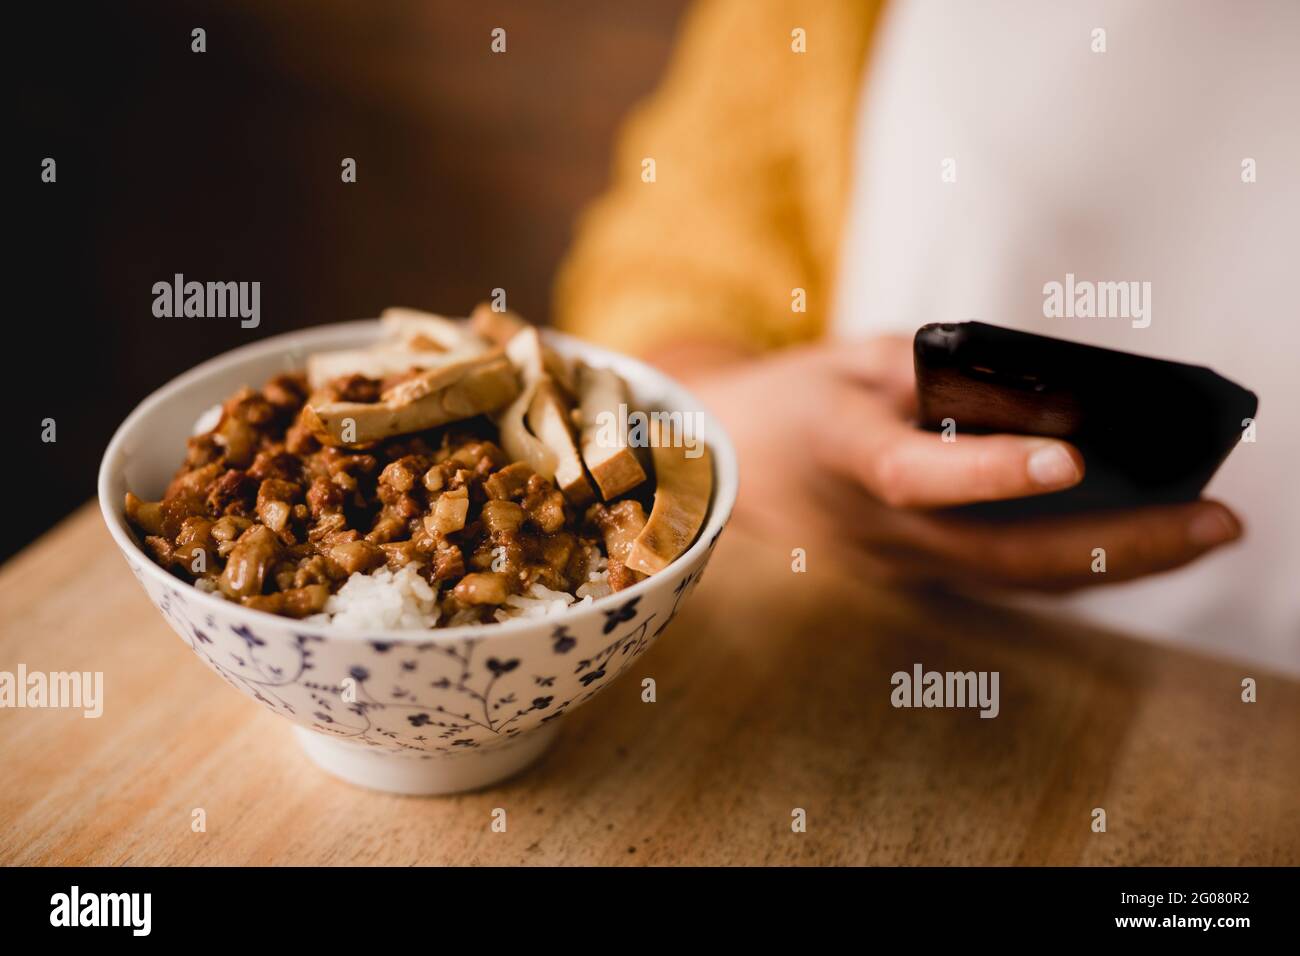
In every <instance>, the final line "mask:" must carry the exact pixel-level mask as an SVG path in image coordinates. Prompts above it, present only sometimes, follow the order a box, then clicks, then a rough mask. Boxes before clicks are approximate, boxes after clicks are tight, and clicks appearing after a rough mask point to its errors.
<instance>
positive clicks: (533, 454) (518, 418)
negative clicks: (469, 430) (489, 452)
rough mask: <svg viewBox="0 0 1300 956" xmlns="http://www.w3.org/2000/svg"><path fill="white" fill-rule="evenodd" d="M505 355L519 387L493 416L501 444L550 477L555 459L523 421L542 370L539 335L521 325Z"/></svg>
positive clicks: (517, 459) (508, 453)
mask: <svg viewBox="0 0 1300 956" xmlns="http://www.w3.org/2000/svg"><path fill="white" fill-rule="evenodd" d="M506 355H507V356H509V358H510V361H512V362H513V363H514V365H515V368H516V369H518V370H519V378H520V379H521V384H522V388H521V389H520V391H519V394H518V396H516V397H515V400H514V401H513V402H511V403H510V407H509V408H507V409H506V410H505V411H503V412H502V413H501V415H500V416H499V417H498V419H497V428H498V430H499V431H500V434H501V447H502V449H504V450H505V453H506V454H507V455H508V456H509V457H510V460H511V461H521V462H523V463H524V464H526V465H528V466H529V467H530V468H532V469H533V471H535V472H537V473H538V474H539V475H541V476H542V477H543V478H545V479H546V480H547V481H553V480H554V479H555V468H556V465H557V464H558V459H557V457H556V455H555V453H554V452H553V451H551V449H550V448H548V447H547V446H546V443H545V442H543V441H542V440H541V439H540V438H538V437H537V436H536V435H534V434H533V433H532V432H530V431H529V430H528V423H527V421H526V419H527V417H528V411H529V409H530V408H532V405H533V398H534V397H535V396H536V394H537V386H538V384H539V383H540V382H541V380H542V376H543V375H544V374H545V373H544V371H543V370H542V339H541V336H539V335H538V334H537V330H536V329H534V328H532V327H531V326H530V327H528V328H525V329H521V330H520V331H519V333H518V334H517V335H516V336H515V337H514V338H513V339H511V340H510V342H509V343H508V344H507V345H506Z"/></svg>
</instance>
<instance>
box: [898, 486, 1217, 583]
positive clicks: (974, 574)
mask: <svg viewBox="0 0 1300 956" xmlns="http://www.w3.org/2000/svg"><path fill="white" fill-rule="evenodd" d="M907 517H908V518H909V519H911V520H910V523H911V527H910V528H909V529H908V530H907V532H906V538H907V540H908V541H909V543H910V545H911V547H912V548H913V549H916V550H920V551H922V552H926V553H928V554H929V555H930V557H931V559H932V560H934V561H936V562H938V563H940V564H943V565H945V566H947V567H948V568H950V569H953V570H956V571H958V572H960V573H961V575H962V576H963V577H966V578H968V579H970V580H975V581H979V582H981V583H986V584H995V585H999V586H1004V587H1015V588H1031V589H1037V590H1047V591H1059V590H1069V589H1071V588H1077V587H1085V586H1088V585H1093V584H1104V583H1110V582H1116V581H1128V580H1131V579H1133V578H1137V577H1141V576H1143V575H1147V574H1153V573H1156V572H1159V571H1168V570H1172V569H1173V568H1177V567H1181V566H1182V565H1184V564H1187V563H1189V562H1191V561H1194V560H1196V559H1197V558H1199V557H1200V556H1201V555H1203V554H1205V553H1207V552H1209V551H1212V550H1214V549H1215V548H1217V547H1220V546H1222V545H1224V544H1227V543H1229V542H1231V541H1235V540H1236V539H1237V538H1239V537H1241V534H1242V527H1241V522H1240V521H1239V520H1238V519H1237V517H1236V516H1235V515H1234V514H1233V513H1232V512H1231V511H1229V510H1228V509H1227V508H1226V507H1224V506H1223V505H1222V504H1219V503H1218V502H1214V501H1198V502H1193V503H1190V504H1181V505H1161V506H1156V507H1150V508H1137V509H1129V510H1124V511H1117V512H1114V513H1110V514H1103V515H1088V516H1078V517H1069V518H1051V519H1041V520H1036V521H1029V522H1024V523H1020V524H1006V525H1003V524H997V525H985V524H982V523H980V522H974V521H969V520H960V519H954V518H937V517H932V516H926V515H911V516H907Z"/></svg>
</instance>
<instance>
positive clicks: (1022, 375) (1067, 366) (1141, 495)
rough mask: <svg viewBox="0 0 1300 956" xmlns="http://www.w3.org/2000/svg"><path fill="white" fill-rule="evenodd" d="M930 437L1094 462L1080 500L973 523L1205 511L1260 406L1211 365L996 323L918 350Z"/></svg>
mask: <svg viewBox="0 0 1300 956" xmlns="http://www.w3.org/2000/svg"><path fill="white" fill-rule="evenodd" d="M913 355H914V359H915V363H916V390H917V399H918V402H919V406H920V424H921V425H922V427H924V428H927V429H931V430H934V431H939V432H941V433H948V434H952V435H954V436H955V438H956V440H957V441H960V440H961V436H962V434H988V433H992V432H1010V433H1013V434H1020V435H1042V436H1046V437H1050V438H1061V439H1064V440H1065V441H1068V442H1070V443H1071V444H1073V445H1075V446H1076V447H1077V448H1078V449H1079V451H1080V452H1082V453H1083V459H1084V465H1085V473H1084V478H1083V481H1081V482H1080V483H1079V484H1078V485H1076V486H1075V487H1073V488H1067V489H1065V490H1064V491H1057V492H1052V493H1049V494H1045V495H1034V496H1031V497H1027V498H1017V499H1013V500H1009V501H1001V502H990V503H987V504H979V505H971V506H967V507H965V508H963V509H960V510H962V511H963V512H967V513H971V514H975V515H978V516H981V517H989V518H1000V517H1007V518H1020V517H1027V516H1034V515H1047V514H1065V513H1071V512H1078V511H1088V510H1098V509H1109V508H1131V507H1135V506H1139V505H1150V504H1162V503H1171V502H1182V501H1193V500H1195V499H1196V498H1198V497H1199V496H1200V494H1201V491H1202V489H1204V488H1205V486H1206V484H1207V483H1208V482H1209V480H1210V478H1211V477H1213V475H1214V473H1215V471H1217V470H1218V468H1219V466H1220V465H1221V464H1223V461H1224V459H1225V458H1227V457H1228V454H1229V453H1230V452H1231V451H1232V449H1233V448H1234V447H1235V446H1236V444H1237V442H1238V441H1239V440H1240V439H1241V437H1242V435H1243V433H1244V432H1245V431H1246V429H1247V428H1248V427H1249V426H1250V424H1251V423H1252V422H1253V421H1254V418H1255V412H1256V410H1257V408H1258V407H1259V400H1258V398H1257V397H1256V396H1255V394H1254V393H1253V392H1251V391H1248V390H1247V389H1244V388H1242V387H1241V386H1240V385H1238V384H1236V383H1235V382H1232V381H1229V380H1228V379H1226V378H1224V377H1223V376H1221V375H1218V374H1216V373H1215V372H1213V371H1211V370H1210V369H1208V368H1205V367H1204V366H1200V365H1185V364H1183V363H1182V362H1170V361H1165V360H1163V359H1156V358H1147V357H1146V356H1142V355H1134V354H1132V353H1130V352H1120V351H1116V350H1113V349H1104V348H1098V347H1096V346H1092V345H1081V344H1079V343H1077V342H1068V341H1066V340H1064V339H1056V338H1050V337H1048V336H1046V335H1035V334H1033V333H1030V332H1018V331H1016V330H1014V329H1006V328H1002V327H1001V326H997V325H988V324H986V323H984V322H958V323H942V324H932V325H925V326H922V327H921V328H920V329H918V330H917V333H916V338H915V339H914V341H913Z"/></svg>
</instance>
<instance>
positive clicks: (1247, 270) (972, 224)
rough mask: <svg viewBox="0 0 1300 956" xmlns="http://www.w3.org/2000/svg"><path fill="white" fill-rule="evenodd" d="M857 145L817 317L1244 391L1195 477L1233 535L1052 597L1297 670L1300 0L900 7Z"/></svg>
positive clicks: (865, 100)
mask: <svg viewBox="0 0 1300 956" xmlns="http://www.w3.org/2000/svg"><path fill="white" fill-rule="evenodd" d="M1098 29H1100V30H1104V31H1105V32H1104V44H1105V52H1094V50H1093V48H1094V46H1098V45H1099V44H1100V42H1102V37H1101V35H1100V34H1098V33H1095V32H1094V31H1096V30H1098ZM856 149H857V160H856V166H855V170H856V177H855V184H854V190H853V195H852V198H851V200H850V201H851V208H850V210H849V216H848V228H847V231H846V234H845V239H844V242H845V245H844V251H843V259H842V267H841V268H842V274H841V276H840V279H839V287H838V289H837V295H836V307H835V310H834V311H835V319H834V325H835V331H836V332H837V333H838V334H841V335H853V336H862V335H869V334H872V333H877V332H885V331H892V332H905V333H911V332H913V331H915V330H916V329H917V328H918V327H919V326H921V325H923V324H925V323H927V322H961V321H966V320H970V319H978V320H981V321H986V322H992V323H995V324H998V325H1006V326H1012V327H1017V328H1023V329H1026V330H1029V331H1034V332H1041V333H1044V334H1048V335H1055V336H1058V337H1061V338H1068V339H1074V340H1077V341H1081V342H1088V343H1091V344H1094V345H1103V346H1106V347H1109V348H1117V349H1123V350H1125V351H1130V352H1137V353H1141V354H1145V355H1152V356H1157V357H1161V358H1170V359H1175V360H1178V361H1184V362H1191V363H1195V364H1201V365H1208V366H1210V367H1211V368H1213V369H1214V370H1215V371H1217V372H1219V373H1220V374H1222V375H1225V376H1227V377H1228V378H1230V379H1233V380H1234V381H1236V382H1238V383H1239V384H1241V385H1243V386H1245V387H1246V388H1249V389H1251V390H1252V391H1254V392H1255V393H1256V394H1258V395H1259V399H1260V409H1259V415H1258V420H1257V434H1256V439H1257V440H1256V441H1255V442H1254V443H1253V444H1250V443H1242V444H1240V445H1238V446H1237V448H1236V450H1235V451H1233V453H1232V455H1231V456H1230V457H1229V458H1228V460H1227V462H1226V463H1225V464H1224V466H1223V467H1222V468H1221V469H1220V471H1219V473H1218V474H1217V475H1216V477H1215V479H1214V481H1213V482H1212V483H1211V484H1210V486H1209V488H1208V489H1207V491H1206V494H1207V495H1209V496H1212V497H1215V498H1218V499H1221V500H1222V501H1224V502H1225V503H1226V504H1227V505H1228V506H1229V507H1231V508H1233V509H1234V510H1235V511H1236V512H1237V513H1238V514H1239V515H1241V516H1242V518H1243V520H1244V523H1245V526H1246V537H1245V538H1244V540H1243V541H1241V542H1239V543H1237V544H1235V545H1229V546H1228V547H1227V548H1224V549H1223V550H1221V551H1219V552H1215V553H1212V554H1211V555H1209V556H1207V557H1205V558H1203V559H1201V560H1200V561H1198V562H1196V563H1194V564H1192V565H1190V566H1189V567H1187V568H1184V569H1181V570H1178V571H1174V572H1170V573H1168V574H1164V575H1159V576H1156V577H1152V578H1147V579H1144V580H1142V581H1137V582H1132V583H1128V584H1115V585H1109V586H1106V587H1101V588H1093V589H1089V590H1088V591H1086V592H1084V593H1082V594H1080V595H1078V596H1077V597H1072V598H1069V599H1064V604H1066V605H1067V606H1070V607H1072V608H1075V609H1077V610H1080V611H1082V612H1084V613H1085V614H1086V615H1087V616H1089V617H1092V618H1094V619H1097V620H1100V621H1101V622H1103V623H1106V624H1110V625H1112V626H1114V627H1116V628H1117V629H1120V630H1123V631H1124V632H1127V633H1132V634H1145V635H1149V636H1151V637H1155V638H1164V639H1171V640H1177V641H1180V642H1184V643H1186V644H1190V645H1195V646H1197V647H1199V648H1201V649H1202V650H1205V651H1210V652H1212V653H1216V654H1219V655H1222V656H1230V657H1237V658H1241V659H1246V660H1250V661H1255V662H1259V663H1261V664H1265V665H1268V666H1272V667H1274V668H1278V669H1281V670H1285V671H1288V672H1290V673H1292V674H1300V424H1298V423H1297V415H1298V414H1300V261H1298V260H1300V3H1296V2H1294V0H1259V2H1249V3H1226V2H1201V3H1197V2H1186V0H1176V2H1174V0H1163V2H1151V0H1148V2H1143V3H1131V2H1115V3H1108V2H1087V3H1070V4H1065V3H1044V2H1042V0H997V2H986V3H951V2H934V0H899V2H897V3H895V4H893V5H891V6H890V7H889V8H887V11H886V14H885V19H884V21H883V24H882V27H881V34H880V35H879V36H878V37H877V45H876V47H875V49H874V52H873V55H872V58H871V61H870V66H869V68H868V70H867V71H866V76H865V77H864V87H863V95H862V98H861V106H860V121H859V129H858V136H857V142H856ZM948 160H952V162H951V163H948V162H947V161H948ZM1249 161H1253V168H1254V173H1255V177H1256V181H1255V182H1253V183H1246V182H1243V163H1244V162H1245V163H1247V164H1248V165H1249ZM954 172H955V179H954V181H945V174H946V175H947V178H948V179H953V175H952V174H953V173H954ZM1067 273H1070V274H1073V275H1074V276H1075V280H1076V282H1078V281H1084V280H1087V281H1093V282H1099V281H1137V282H1150V283H1151V287H1150V288H1151V302H1150V316H1149V317H1150V325H1149V327H1147V328H1135V327H1134V322H1133V321H1130V320H1129V319H1127V318H1045V317H1044V299H1045V296H1044V286H1045V285H1046V284H1047V283H1050V282H1059V283H1062V284H1064V283H1065V281H1066V275H1067ZM1057 606H1058V607H1059V606H1060V605H1059V604H1058V605H1057ZM1245 673H1246V672H1243V674H1245Z"/></svg>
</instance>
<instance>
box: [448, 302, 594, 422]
mask: <svg viewBox="0 0 1300 956" xmlns="http://www.w3.org/2000/svg"><path fill="white" fill-rule="evenodd" d="M469 324H470V328H471V329H472V330H473V331H474V333H475V334H476V335H478V336H480V337H481V338H483V339H486V340H487V341H488V342H491V343H492V344H493V345H500V346H502V347H505V346H507V345H509V344H510V342H511V341H512V340H513V339H514V338H515V337H516V336H518V335H519V333H520V332H523V331H524V330H525V329H532V328H533V327H532V326H531V325H529V324H528V323H527V322H525V321H524V320H523V319H521V318H520V317H519V316H517V315H515V314H514V313H513V312H509V311H506V312H497V311H496V310H495V309H493V308H492V307H491V306H490V305H488V304H487V303H486V302H480V303H479V304H478V305H476V306H475V307H474V311H473V313H472V314H471V315H470V319H469ZM534 331H536V330H535V329H534ZM537 347H538V348H539V349H540V351H541V354H542V369H543V371H545V372H546V374H548V375H549V376H551V378H553V379H554V380H555V381H556V383H558V384H559V386H560V388H562V389H563V390H564V392H565V394H566V395H567V396H568V397H569V398H571V399H572V398H576V397H577V391H576V388H575V386H574V381H573V369H571V368H570V367H569V363H568V362H566V361H565V360H564V358H563V357H562V356H560V354H559V353H558V352H556V351H555V350H554V349H552V348H550V347H549V346H547V345H545V344H543V343H542V341H541V338H540V337H539V338H538V340H537Z"/></svg>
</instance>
